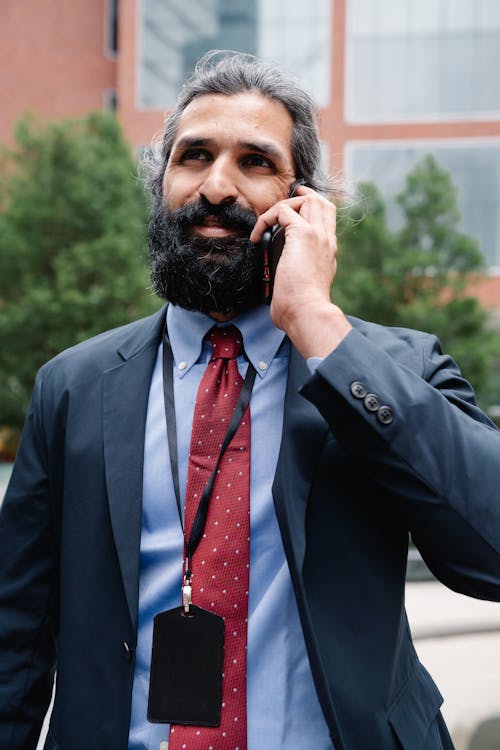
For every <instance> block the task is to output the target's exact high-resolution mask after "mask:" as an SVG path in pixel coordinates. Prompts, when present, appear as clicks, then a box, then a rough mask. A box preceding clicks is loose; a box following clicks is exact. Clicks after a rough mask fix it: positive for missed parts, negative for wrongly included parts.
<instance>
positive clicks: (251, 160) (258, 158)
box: [242, 154, 274, 171]
mask: <svg viewBox="0 0 500 750" xmlns="http://www.w3.org/2000/svg"><path fill="white" fill-rule="evenodd" d="M242 164H243V166H244V167H257V168H261V169H265V170H267V171H268V170H270V169H274V164H273V163H272V162H271V161H269V159H267V158H266V157H265V156H262V154H249V155H248V156H245V158H244V159H243V161H242Z"/></svg>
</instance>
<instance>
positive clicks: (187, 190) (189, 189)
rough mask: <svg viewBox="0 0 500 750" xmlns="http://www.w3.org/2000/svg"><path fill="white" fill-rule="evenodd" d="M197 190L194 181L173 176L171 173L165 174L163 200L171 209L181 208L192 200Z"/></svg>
mask: <svg viewBox="0 0 500 750" xmlns="http://www.w3.org/2000/svg"><path fill="white" fill-rule="evenodd" d="M196 189H197V186H196V184H194V181H193V180H192V179H187V178H186V177H184V176H181V175H172V174H170V173H169V172H166V173H165V177H164V180H163V200H164V202H165V204H166V205H168V206H169V208H172V209H175V208H180V207H181V206H183V205H184V204H185V203H187V202H188V201H190V200H192V198H193V195H194V194H195V193H196Z"/></svg>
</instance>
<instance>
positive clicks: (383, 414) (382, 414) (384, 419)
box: [377, 406, 394, 424]
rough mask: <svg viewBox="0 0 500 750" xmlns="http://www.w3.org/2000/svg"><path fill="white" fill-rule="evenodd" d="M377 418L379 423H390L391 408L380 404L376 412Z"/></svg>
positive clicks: (392, 417) (392, 416)
mask: <svg viewBox="0 0 500 750" xmlns="http://www.w3.org/2000/svg"><path fill="white" fill-rule="evenodd" d="M377 419H378V421H379V422H380V423H381V424H391V422H392V420H393V419H394V415H393V413H392V409H391V408H390V407H389V406H381V407H380V409H379V410H378V412H377Z"/></svg>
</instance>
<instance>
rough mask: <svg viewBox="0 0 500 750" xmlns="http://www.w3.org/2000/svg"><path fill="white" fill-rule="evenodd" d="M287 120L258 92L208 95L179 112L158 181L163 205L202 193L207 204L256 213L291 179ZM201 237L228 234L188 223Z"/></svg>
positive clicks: (174, 204)
mask: <svg viewBox="0 0 500 750" xmlns="http://www.w3.org/2000/svg"><path fill="white" fill-rule="evenodd" d="M292 126H293V124H292V119H291V117H290V115H289V113H288V112H287V111H286V109H285V107H284V106H283V105H282V104H281V103H280V102H276V101H273V100H271V99H265V98H264V97H262V96H261V95H260V94H256V93H245V94H238V95H236V96H223V95H221V94H214V95H210V96H202V97H199V98H198V99H195V100H194V101H193V102H191V104H190V105H189V106H188V107H187V108H186V109H185V111H184V112H183V114H182V117H181V120H180V123H179V128H178V130H177V135H176V137H175V140H174V143H173V144H172V151H171V153H170V158H169V161H168V164H167V169H166V171H165V176H164V179H163V195H164V198H165V203H166V205H167V207H168V208H170V209H175V208H179V207H180V206H184V205H185V204H186V203H192V202H195V201H197V200H199V198H200V196H204V197H205V198H206V199H207V200H208V201H209V202H210V203H212V204H213V205H219V204H220V203H222V202H224V201H226V202H236V203H238V204H239V205H241V206H244V207H245V208H250V209H251V210H252V211H253V212H254V213H255V214H256V216H259V215H260V214H261V213H263V212H264V211H265V210H266V209H268V208H269V207H270V206H272V205H273V204H274V203H276V202H277V201H279V200H281V199H282V198H285V197H286V196H287V195H288V190H289V188H290V185H291V183H292V182H293V180H294V173H295V170H294V166H293V159H292V152H291V141H292ZM193 233H194V234H199V235H200V236H203V237H214V236H215V237H220V236H225V237H227V236H229V233H228V232H227V231H224V229H223V228H220V227H217V226H208V225H207V224H204V225H202V226H198V227H193Z"/></svg>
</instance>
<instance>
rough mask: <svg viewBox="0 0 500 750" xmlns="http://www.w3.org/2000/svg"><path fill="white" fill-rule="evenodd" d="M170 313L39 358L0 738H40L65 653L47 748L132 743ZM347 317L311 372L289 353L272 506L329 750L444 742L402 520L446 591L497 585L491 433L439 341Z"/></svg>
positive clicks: (17, 503) (116, 749)
mask: <svg viewBox="0 0 500 750" xmlns="http://www.w3.org/2000/svg"><path fill="white" fill-rule="evenodd" d="M164 318H165V310H162V311H160V312H159V313H157V314H156V315H154V316H152V317H150V318H147V319H145V320H141V321H138V322H136V323H133V324H131V325H128V326H125V327H123V328H120V329H117V330H115V331H111V332H108V333H105V334H102V335H100V336H98V337H97V338H95V339H93V340H91V341H88V342H86V343H83V344H81V345H79V346H77V347H74V348H72V349H70V350H68V351H66V352H64V353H62V354H61V355H59V356H58V357H56V358H55V359H54V360H52V361H51V362H49V363H48V364H47V365H45V366H44V367H43V368H42V369H41V371H40V373H39V374H38V377H37V381H36V386H35V390H34V395H33V399H32V404H31V407H30V410H29V414H28V417H27V421H26V426H25V430H24V434H23V439H22V443H21V447H20V451H19V455H18V459H17V461H16V464H15V467H14V471H13V474H12V479H11V482H10V486H9V488H8V491H7V495H6V498H5V500H4V504H3V507H2V513H1V517H0V747H1V748H2V750H33V749H34V747H35V746H36V738H37V736H38V733H39V730H40V726H41V722H42V718H43V715H44V712H45V710H46V708H47V705H48V702H49V699H50V694H51V685H52V677H53V673H54V669H55V668H56V665H57V689H56V698H55V705H54V710H53V713H52V719H51V725H50V733H49V736H48V739H47V743H46V748H47V750H89V749H90V748H91V749H92V750H101V748H102V750H126V747H127V738H128V730H129V718H130V705H131V691H132V680H133V672H134V647H135V643H136V634H137V610H138V585H139V543H140V533H141V494H142V468H143V450H144V430H145V418H146V409H147V401H148V391H149V384H150V379H151V374H152V369H153V365H154V361H155V356H156V352H157V348H158V344H159V341H160V338H161V333H162V328H163V324H164ZM352 322H353V325H354V329H353V330H352V331H351V332H350V333H349V335H348V336H347V338H346V339H345V340H344V341H343V342H342V343H341V344H340V346H339V347H338V349H337V350H336V351H335V352H333V353H332V354H331V355H330V356H329V357H327V358H326V359H325V360H324V361H323V363H322V364H321V365H320V366H319V368H318V369H317V371H316V373H315V374H314V375H312V376H311V374H310V373H309V371H308V368H307V366H306V363H305V362H304V360H303V359H302V358H301V357H300V355H299V354H298V353H297V352H296V351H295V350H293V349H292V353H291V359H290V368H289V377H288V385H287V392H286V402H285V416H284V424H283V438H282V445H281V451H280V457H279V462H278V468H277V472H276V477H275V481H274V487H273V494H274V501H275V506H276V513H277V516H278V519H279V523H280V528H281V533H282V536H283V542H284V546H285V551H286V555H287V558H288V563H289V566H290V571H291V575H292V581H293V585H294V589H295V594H296V597H297V602H298V607H299V612H300V617H301V622H302V627H303V630H304V635H305V640H306V645H307V649H308V654H309V658H310V662H311V666H312V671H313V676H314V680H315V684H316V689H317V693H318V697H319V700H320V703H321V706H322V708H323V711H324V714H325V717H326V720H327V722H328V725H329V727H330V731H331V736H332V742H333V743H334V744H335V748H336V750H365V749H366V750H396V748H399V749H400V748H404V750H424V749H425V750H438V749H439V748H443V747H451V744H450V743H449V739H448V738H447V733H446V729H445V728H444V725H443V724H442V719H441V716H440V713H439V707H440V704H441V700H442V699H441V696H440V694H439V692H438V690H437V688H436V687H435V685H434V683H433V682H432V679H431V678H430V676H429V675H428V673H427V672H426V670H425V669H424V667H423V666H422V665H421V664H420V663H419V661H418V659H417V656H416V654H415V651H414V648H413V645H412V642H411V637H410V633H409V629H408V624H407V620H406V615H405V610H404V587H405V566H406V556H407V547H408V533H409V531H411V534H412V537H413V539H414V541H415V543H416V544H417V546H418V547H419V549H420V551H421V553H422V555H423V556H424V558H425V560H426V561H427V563H428V565H429V566H430V568H431V569H432V571H433V572H434V573H435V574H436V576H438V577H439V578H440V579H441V580H442V581H444V582H445V583H446V584H447V585H449V586H450V587H451V588H453V589H456V590H457V591H461V592H463V593H466V594H470V595H472V596H476V597H483V598H489V599H496V600H498V599H500V554H499V547H500V432H498V431H497V430H496V429H495V428H494V426H493V425H492V424H491V423H490V422H489V420H488V419H487V417H485V416H484V415H483V414H482V413H481V412H480V411H479V410H478V409H477V408H476V406H475V405H474V400H473V394H472V391H471V389H470V387H469V385H468V384H467V383H466V382H465V381H464V380H463V379H462V378H461V377H460V375H459V373H458V370H457V368H456V366H455V365H454V363H453V362H452V361H451V360H450V359H449V358H448V357H445V356H443V355H442V354H441V352H440V350H439V346H438V344H437V342H436V340H435V339H434V337H431V336H429V335H427V334H422V333H417V332H414V331H408V330H403V329H387V328H383V327H381V326H377V325H374V324H369V323H364V322H362V321H359V320H353V321H352ZM353 383H358V384H359V383H360V384H361V386H362V387H360V386H359V385H358V386H353ZM363 388H364V390H366V391H367V392H368V393H371V394H374V395H375V396H376V398H377V399H378V401H379V403H380V404H381V405H383V406H387V407H389V409H388V410H387V409H384V410H381V409H379V410H377V411H373V410H371V409H370V406H371V408H373V405H374V404H375V407H376V402H374V401H373V399H369V400H366V398H365V397H364V396H363V397H360V396H362V394H363V393H364V390H363ZM263 750H267V749H266V748H263ZM269 750H271V749H269ZM307 750H309V749H307Z"/></svg>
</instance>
